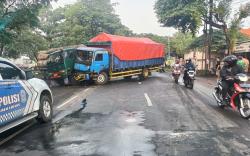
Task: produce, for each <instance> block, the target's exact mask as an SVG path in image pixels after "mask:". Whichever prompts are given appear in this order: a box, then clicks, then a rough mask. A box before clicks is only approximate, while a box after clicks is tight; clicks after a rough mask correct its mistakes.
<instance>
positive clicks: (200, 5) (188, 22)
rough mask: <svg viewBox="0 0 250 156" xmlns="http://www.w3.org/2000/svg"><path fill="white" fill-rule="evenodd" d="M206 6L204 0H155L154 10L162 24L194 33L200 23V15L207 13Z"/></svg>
mask: <svg viewBox="0 0 250 156" xmlns="http://www.w3.org/2000/svg"><path fill="white" fill-rule="evenodd" d="M206 6H207V4H206V2H205V1H204V0H157V1H156V3H155V11H156V14H157V17H158V19H159V22H160V23H161V24H163V26H166V27H175V28H177V29H179V30H181V31H182V32H183V33H185V32H191V33H192V34H193V35H194V34H196V33H197V31H198V30H199V28H200V26H201V25H202V17H204V15H206V14H207V10H206Z"/></svg>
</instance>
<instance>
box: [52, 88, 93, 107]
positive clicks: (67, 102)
mask: <svg viewBox="0 0 250 156" xmlns="http://www.w3.org/2000/svg"><path fill="white" fill-rule="evenodd" d="M88 90H89V88H87V89H85V90H84V91H83V92H84V93H85V92H87V91H88ZM77 97H78V95H75V96H73V97H72V98H70V99H69V100H67V101H65V102H64V103H63V104H61V105H59V106H57V107H56V108H57V109H60V108H62V107H64V106H65V105H67V104H69V103H70V102H71V101H73V100H74V99H76V98H77Z"/></svg>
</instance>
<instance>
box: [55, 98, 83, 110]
mask: <svg viewBox="0 0 250 156" xmlns="http://www.w3.org/2000/svg"><path fill="white" fill-rule="evenodd" d="M77 97H78V96H74V97H72V98H70V99H69V100H67V101H65V102H64V103H63V104H61V105H59V106H57V107H56V108H57V109H60V108H62V107H63V106H65V105H67V104H68V103H69V102H70V101H72V100H74V99H75V98H77Z"/></svg>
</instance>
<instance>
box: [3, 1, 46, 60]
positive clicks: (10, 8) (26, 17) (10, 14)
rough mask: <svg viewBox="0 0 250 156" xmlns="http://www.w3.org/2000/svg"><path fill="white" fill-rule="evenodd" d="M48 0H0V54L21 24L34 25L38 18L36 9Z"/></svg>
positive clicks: (20, 27) (21, 26)
mask: <svg viewBox="0 0 250 156" xmlns="http://www.w3.org/2000/svg"><path fill="white" fill-rule="evenodd" d="M49 2H50V0H32V1H30V0H1V1H0V36H1V39H0V56H2V54H3V49H4V47H5V46H6V45H7V44H9V43H11V41H12V40H13V39H14V38H13V36H15V34H16V32H17V31H20V30H21V29H22V28H23V26H29V27H35V26H37V24H38V22H39V20H38V18H37V15H38V10H39V9H40V7H41V6H43V5H48V4H49Z"/></svg>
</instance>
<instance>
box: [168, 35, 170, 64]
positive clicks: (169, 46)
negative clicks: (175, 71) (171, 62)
mask: <svg viewBox="0 0 250 156" xmlns="http://www.w3.org/2000/svg"><path fill="white" fill-rule="evenodd" d="M169 58H170V41H169V37H168V59H169Z"/></svg>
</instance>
